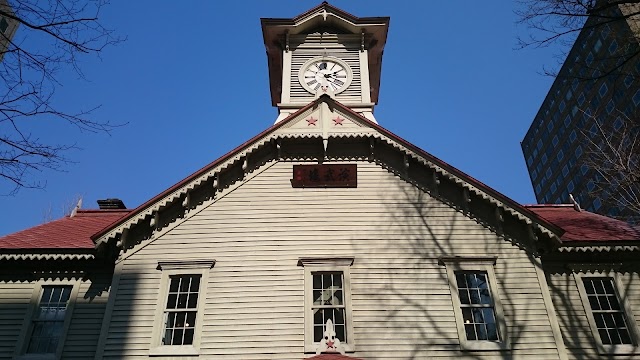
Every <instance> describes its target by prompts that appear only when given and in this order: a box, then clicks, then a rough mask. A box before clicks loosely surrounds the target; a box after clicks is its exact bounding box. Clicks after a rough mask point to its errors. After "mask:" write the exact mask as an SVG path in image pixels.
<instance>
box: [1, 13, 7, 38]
mask: <svg viewBox="0 0 640 360" xmlns="http://www.w3.org/2000/svg"><path fill="white" fill-rule="evenodd" d="M8 28H9V23H8V22H7V19H5V18H4V17H2V19H0V32H2V33H3V34H6V33H7V29H8Z"/></svg>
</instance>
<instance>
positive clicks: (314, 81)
mask: <svg viewBox="0 0 640 360" xmlns="http://www.w3.org/2000/svg"><path fill="white" fill-rule="evenodd" d="M317 82H318V81H317V80H315V79H314V80H311V81H309V82H308V83H307V85H309V86H311V85H313V84H315V83H317Z"/></svg>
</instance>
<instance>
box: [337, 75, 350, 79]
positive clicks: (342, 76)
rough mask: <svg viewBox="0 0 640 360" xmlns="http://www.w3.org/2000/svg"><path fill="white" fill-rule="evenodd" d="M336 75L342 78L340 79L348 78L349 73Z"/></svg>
mask: <svg viewBox="0 0 640 360" xmlns="http://www.w3.org/2000/svg"><path fill="white" fill-rule="evenodd" d="M336 77H337V78H340V79H344V78H346V77H347V75H336Z"/></svg>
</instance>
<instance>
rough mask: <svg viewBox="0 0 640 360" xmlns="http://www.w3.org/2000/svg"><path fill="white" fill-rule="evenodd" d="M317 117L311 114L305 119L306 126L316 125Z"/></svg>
mask: <svg viewBox="0 0 640 360" xmlns="http://www.w3.org/2000/svg"><path fill="white" fill-rule="evenodd" d="M317 122H318V119H314V118H313V116H312V117H310V118H308V119H307V126H317V125H316V123H317Z"/></svg>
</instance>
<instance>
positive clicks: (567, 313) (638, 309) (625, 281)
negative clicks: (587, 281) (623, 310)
mask: <svg viewBox="0 0 640 360" xmlns="http://www.w3.org/2000/svg"><path fill="white" fill-rule="evenodd" d="M593 276H606V275H600V274H595V275H593ZM548 278H549V279H548V284H549V290H550V293H551V297H552V300H553V304H554V306H555V309H556V313H557V316H558V322H559V324H560V329H561V330H562V334H563V337H564V343H565V346H566V348H567V355H568V356H569V359H598V358H600V357H601V355H599V354H598V349H597V347H596V341H595V338H594V334H593V332H592V331H591V328H590V327H589V321H588V319H587V312H588V311H590V309H589V308H585V306H584V305H583V304H582V300H581V298H580V293H579V292H578V283H577V282H576V281H575V278H574V277H573V275H572V274H571V273H565V274H558V273H555V274H551V275H549V276H548ZM616 278H617V279H618V280H619V283H620V284H622V287H623V289H622V290H624V292H625V293H626V296H627V301H628V302H629V305H630V306H631V311H632V312H633V315H634V316H635V319H634V320H635V322H636V324H640V282H639V281H638V276H637V273H626V274H616ZM618 290H620V289H618ZM587 306H589V305H588V304H587ZM619 357H620V358H622V359H627V358H633V357H634V356H633V355H630V356H625V355H621V356H619Z"/></svg>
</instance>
